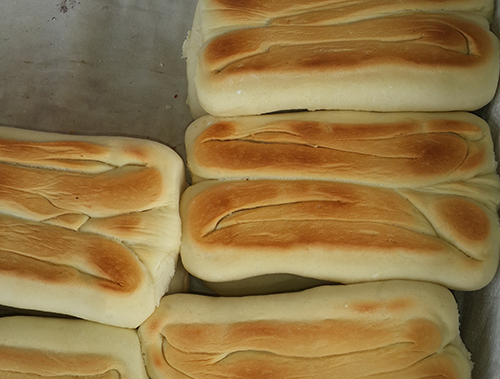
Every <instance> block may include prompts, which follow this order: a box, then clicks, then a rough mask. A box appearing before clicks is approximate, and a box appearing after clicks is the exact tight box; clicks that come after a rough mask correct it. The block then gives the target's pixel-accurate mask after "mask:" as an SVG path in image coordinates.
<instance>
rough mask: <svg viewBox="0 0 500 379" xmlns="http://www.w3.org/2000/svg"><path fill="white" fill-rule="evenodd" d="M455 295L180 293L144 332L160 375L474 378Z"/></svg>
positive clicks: (410, 286) (388, 287)
mask: <svg viewBox="0 0 500 379" xmlns="http://www.w3.org/2000/svg"><path fill="white" fill-rule="evenodd" d="M396 287H397V288H396ZM450 295H451V293H449V292H446V290H444V288H442V287H440V286H435V285H432V284H429V283H425V284H424V283H416V282H400V281H395V282H391V281H389V282H386V283H371V284H369V283H365V284H362V285H352V286H325V287H318V288H316V289H314V290H307V291H303V292H299V293H295V294H281V295H270V296H269V295H268V296H256V297H244V298H218V299H217V298H209V297H203V296H198V295H184V296H178V295H173V296H169V297H166V298H164V299H163V300H162V303H161V305H160V307H159V308H158V310H157V311H156V312H155V313H154V314H153V315H152V317H151V318H149V319H148V320H147V321H146V322H145V323H144V324H143V325H142V326H141V327H140V328H139V336H140V338H141V341H142V345H143V347H144V351H145V358H146V365H147V368H148V372H149V375H150V376H151V378H153V379H157V378H162V377H173V378H188V377H189V378H195V379H198V378H207V379H209V378H210V379H211V378H217V377H222V376H227V377H237V378H252V377H253V378H255V377H272V378H289V377H294V376H300V377H304V378H324V377H331V378H345V377H359V378H365V377H366V378H368V377H371V375H377V374H378V375H380V376H381V377H383V378H387V379H388V378H397V377H401V375H402V373H403V374H404V375H405V376H404V377H408V378H421V377H427V376H426V375H430V376H432V375H436V376H439V377H445V378H450V379H451V378H455V379H457V378H468V377H469V376H470V368H471V367H470V365H469V363H468V355H467V353H466V352H465V351H464V350H463V347H462V345H461V343H460V341H459V337H458V323H457V319H458V314H457V308H456V304H455V303H454V299H453V297H452V296H450ZM199 309H203V312H199ZM388 319H390V320H391V322H387V320H388ZM360 362H363V363H362V364H360Z"/></svg>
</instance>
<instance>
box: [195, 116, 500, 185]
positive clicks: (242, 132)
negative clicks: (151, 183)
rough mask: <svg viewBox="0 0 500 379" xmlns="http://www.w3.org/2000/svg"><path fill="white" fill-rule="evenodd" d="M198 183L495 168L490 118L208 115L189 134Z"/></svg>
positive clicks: (471, 173)
mask: <svg viewBox="0 0 500 379" xmlns="http://www.w3.org/2000/svg"><path fill="white" fill-rule="evenodd" d="M185 141H186V142H185V144H186V155H187V165H188V168H189V170H190V172H191V176H192V181H193V182H194V183H196V182H198V181H201V180H205V179H219V180H220V179H255V178H261V179H262V178H273V179H321V180H339V181H345V182H357V183H364V184H372V185H377V186H383V187H395V188H399V187H411V188H417V187H425V186H431V185H432V186H435V185H440V184H444V183H450V182H454V181H456V182H460V181H466V180H469V179H471V178H477V177H482V176H485V175H491V174H494V173H495V170H496V165H497V164H496V161H495V156H494V149H493V141H492V138H491V134H490V129H489V126H488V124H487V123H486V122H485V121H484V120H482V119H481V118H479V117H477V116H475V115H473V114H471V113H465V112H450V113H373V112H348V111H344V112H342V111H323V112H295V113H282V114H274V115H262V116H247V117H234V118H233V117H226V118H221V117H213V116H204V117H201V118H199V119H197V120H195V121H194V122H193V123H192V124H191V125H190V126H189V127H188V129H187V131H186V135H185Z"/></svg>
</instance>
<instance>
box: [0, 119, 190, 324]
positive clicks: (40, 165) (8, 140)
mask: <svg viewBox="0 0 500 379" xmlns="http://www.w3.org/2000/svg"><path fill="white" fill-rule="evenodd" d="M0 175H1V176H2V181H1V183H0V286H1V287H2V288H8V290H7V291H2V292H1V293H0V303H1V304H4V305H8V306H12V307H17V308H27V309H36V310H42V311H48V312H55V313H62V314H69V315H73V316H77V317H81V318H85V319H89V320H93V321H98V322H103V323H108V324H111V325H116V326H123V327H132V328H135V327H137V326H138V325H139V324H140V323H141V322H142V321H144V320H145V319H146V318H147V317H148V316H149V315H150V314H151V313H152V312H153V310H154V308H155V306H156V305H157V304H158V302H159V300H160V298H161V297H162V296H163V295H164V293H165V291H166V290H167V288H168V285H169V282H170V279H171V278H172V276H173V275H174V271H175V266H176V264H177V260H178V256H179V245H180V235H181V223H180V214H179V198H180V194H181V192H182V190H183V189H184V187H185V178H184V164H183V161H182V159H181V158H180V157H179V156H178V155H177V154H176V153H175V152H174V151H173V150H171V149H170V148H169V147H167V146H164V145H162V144H160V143H157V142H153V141H147V140H139V139H134V138H125V137H98V136H92V137H91V136H75V135H62V134H55V133H44V132H35V131H29V130H21V129H15V128H6V127H3V128H0Z"/></svg>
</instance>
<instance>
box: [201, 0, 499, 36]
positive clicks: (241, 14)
mask: <svg viewBox="0 0 500 379" xmlns="http://www.w3.org/2000/svg"><path fill="white" fill-rule="evenodd" d="M200 4H201V5H202V9H203V12H204V18H203V20H204V23H203V27H204V28H205V33H206V35H208V36H210V35H211V34H212V32H211V31H212V30H216V29H218V28H221V27H226V28H238V27H239V26H241V25H245V26H248V25H252V26H259V25H265V24H271V25H289V24H294V25H301V24H306V25H311V24H313V25H322V24H331V23H333V22H336V23H340V22H346V21H348V20H353V19H360V18H364V17H367V16H368V17H369V16H373V15H380V14H392V13H400V12H408V11H434V12H440V11H443V12H474V13H477V14H480V15H482V16H484V17H486V18H487V19H489V20H491V19H492V17H493V8H494V1H493V0H472V1H471V0H432V1H427V0H403V1H392V0H362V1H345V0H316V1H314V2H313V1H303V0H290V1H287V0H278V1H266V0H201V1H200Z"/></svg>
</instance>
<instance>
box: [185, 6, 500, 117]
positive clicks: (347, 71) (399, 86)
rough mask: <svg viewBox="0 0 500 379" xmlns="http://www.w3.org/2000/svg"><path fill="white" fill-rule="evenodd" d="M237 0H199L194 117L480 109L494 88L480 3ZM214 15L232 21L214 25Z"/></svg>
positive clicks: (192, 69)
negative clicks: (266, 1)
mask: <svg viewBox="0 0 500 379" xmlns="http://www.w3.org/2000/svg"><path fill="white" fill-rule="evenodd" d="M240 3H241V5H238V4H239V3H236V2H220V1H217V0H213V1H203V0H202V1H200V3H199V5H198V7H197V13H196V14H195V18H194V24H193V28H192V30H191V32H190V34H189V37H188V40H187V41H186V43H185V46H184V55H185V56H186V57H187V74H188V80H189V82H190V83H189V99H188V101H189V105H190V107H191V109H192V113H193V116H194V117H195V118H197V117H199V116H200V115H202V114H204V113H209V114H212V115H217V116H236V115H251V114H262V113H269V112H274V111H283V110H295V109H307V110H317V109H343V110H365V111H384V112H393V111H394V112H400V111H433V112H434V111H454V110H475V109H478V108H480V107H482V106H484V105H485V104H487V103H488V102H489V101H490V100H491V99H492V97H493V95H494V93H495V90H496V86H497V82H498V67H499V59H498V57H499V43H498V39H497V38H496V37H495V35H494V34H493V33H491V32H490V31H489V23H488V20H487V19H486V18H484V17H483V16H482V15H481V16H478V15H477V14H473V13H470V12H474V10H477V8H476V6H477V3H474V6H473V7H472V8H474V9H472V8H471V9H468V8H467V6H464V4H465V3H464V2H458V3H459V4H460V5H459V6H458V7H456V8H454V6H453V5H450V6H449V7H448V6H446V5H442V2H439V5H436V3H435V2H423V3H422V2H391V5H389V4H388V3H386V2H382V3H383V5H382V6H381V7H379V6H377V5H374V4H375V2H362V3H361V4H359V2H356V4H351V5H352V6H353V7H354V8H358V10H352V9H351V10H349V9H348V5H349V4H348V5H347V7H346V8H341V9H338V8H337V5H338V4H336V3H337V2H335V1H330V2H323V4H322V5H321V6H319V7H314V8H311V7H306V8H304V7H300V6H298V5H297V4H295V2H294V3H293V4H292V5H291V6H288V5H287V4H288V2H285V1H283V2H278V3H276V4H277V6H272V7H261V4H260V3H261V2H253V3H252V4H250V5H249V4H248V3H247V2H240ZM285 3H286V4H285ZM328 3H330V4H328ZM417 3H418V4H417ZM453 3H455V5H456V4H457V2H451V4H453ZM487 3H488V4H490V3H491V2H487ZM273 4H275V2H273ZM343 4H344V5H345V2H343ZM393 4H396V5H393ZM425 4H433V5H431V6H428V5H425ZM363 7H364V10H363ZM391 7H392V9H391ZM480 7H482V6H480ZM488 7H489V5H488V6H486V8H488ZM212 8H216V9H215V10H213V9H212ZM261 8H263V10H262V9H261ZM435 8H437V9H435ZM490 9H491V8H490ZM443 10H445V11H444V12H443ZM453 10H459V12H455V11H453ZM351 11H353V12H351ZM469 11H470V12H469ZM344 12H345V13H344ZM223 13H224V16H220V17H219V16H217V15H218V14H223ZM212 14H214V15H212ZM255 14H259V15H260V14H262V16H253V15H255ZM486 14H488V15H491V11H487V12H486ZM488 17H489V16H488ZM255 18H257V19H259V18H261V19H260V20H258V21H256V20H255ZM214 20H217V21H226V23H225V24H222V25H220V26H219V27H214V24H215V21H214Z"/></svg>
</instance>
